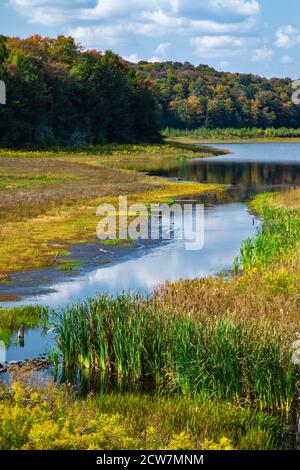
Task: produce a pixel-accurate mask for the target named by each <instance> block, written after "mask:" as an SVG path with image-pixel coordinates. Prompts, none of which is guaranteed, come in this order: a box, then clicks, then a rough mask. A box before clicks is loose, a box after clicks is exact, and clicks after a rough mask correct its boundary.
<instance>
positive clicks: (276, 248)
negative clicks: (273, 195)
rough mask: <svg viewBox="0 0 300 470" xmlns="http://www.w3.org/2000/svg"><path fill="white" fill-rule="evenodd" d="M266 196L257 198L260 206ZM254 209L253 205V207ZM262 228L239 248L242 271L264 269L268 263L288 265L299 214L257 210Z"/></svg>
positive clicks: (299, 237) (299, 241)
mask: <svg viewBox="0 0 300 470" xmlns="http://www.w3.org/2000/svg"><path fill="white" fill-rule="evenodd" d="M268 197H269V195H268V194H264V195H262V196H261V197H258V198H257V204H259V205H260V206H261V204H263V202H264V201H265V202H266V203H267V199H268ZM254 207H255V203H254ZM260 213H261V215H262V218H263V221H264V223H263V225H262V227H261V228H260V229H259V232H258V233H257V235H256V236H255V237H254V238H249V239H247V240H246V241H245V242H244V243H243V244H242V246H241V252H240V265H241V267H242V268H243V269H248V268H258V269H261V268H266V267H267V266H268V265H269V264H270V263H279V262H281V263H282V262H284V261H288V260H289V259H291V258H292V255H293V252H294V250H295V249H297V248H298V247H299V246H300V210H299V209H281V208H270V207H268V206H267V204H266V205H263V206H262V207H261V210H260Z"/></svg>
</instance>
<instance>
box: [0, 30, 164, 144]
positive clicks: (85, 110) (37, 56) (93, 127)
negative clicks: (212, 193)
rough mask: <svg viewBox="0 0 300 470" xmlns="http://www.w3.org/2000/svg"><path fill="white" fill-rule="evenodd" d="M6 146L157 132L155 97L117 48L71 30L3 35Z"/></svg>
mask: <svg viewBox="0 0 300 470" xmlns="http://www.w3.org/2000/svg"><path fill="white" fill-rule="evenodd" d="M0 80H3V81H5V83H6V88H7V104H6V105H5V106H0V145H1V146H22V147H24V146H26V145H31V146H32V145H36V146H40V147H41V146H44V147H46V146H56V145H64V146H87V145H97V144H102V143H106V142H107V143H111V142H120V143H122V142H127V143H130V142H136V141H139V142H140V141H145V142H146V141H147V142H148V141H156V140H159V139H160V134H159V116H158V105H157V102H156V98H155V96H154V95H153V93H152V91H151V89H150V87H149V86H148V84H147V82H146V80H145V78H144V77H143V75H142V74H141V73H139V72H138V71H136V70H134V69H133V68H132V67H130V66H129V65H128V64H127V63H125V61H124V60H122V59H121V58H120V57H119V56H118V55H116V54H114V53H112V52H111V51H107V52H105V53H101V52H99V51H96V50H84V49H83V48H82V47H80V46H79V45H77V44H76V43H75V41H74V39H73V38H72V37H65V36H58V37H57V38H56V39H51V38H47V37H45V38H43V37H41V36H38V35H36V36H32V37H29V38H27V39H19V38H15V37H14V38H10V37H4V36H0Z"/></svg>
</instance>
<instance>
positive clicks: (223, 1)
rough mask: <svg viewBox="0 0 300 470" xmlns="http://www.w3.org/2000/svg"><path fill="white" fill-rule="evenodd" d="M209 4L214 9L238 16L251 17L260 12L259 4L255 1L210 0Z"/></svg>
mask: <svg viewBox="0 0 300 470" xmlns="http://www.w3.org/2000/svg"><path fill="white" fill-rule="evenodd" d="M211 4H212V6H213V7H214V8H216V9H219V10H228V11H230V12H231V13H235V14H238V15H246V16H252V15H257V14H258V13H259V12H260V2H259V1H257V0H211Z"/></svg>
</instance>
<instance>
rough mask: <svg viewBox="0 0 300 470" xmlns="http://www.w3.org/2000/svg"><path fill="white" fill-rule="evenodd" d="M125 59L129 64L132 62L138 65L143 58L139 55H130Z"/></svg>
mask: <svg viewBox="0 0 300 470" xmlns="http://www.w3.org/2000/svg"><path fill="white" fill-rule="evenodd" d="M123 59H125V60H127V62H131V63H132V64H137V63H138V62H139V61H140V60H141V58H140V57H139V55H138V54H135V53H134V54H130V55H128V56H124V57H123Z"/></svg>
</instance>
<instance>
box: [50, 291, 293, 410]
mask: <svg viewBox="0 0 300 470" xmlns="http://www.w3.org/2000/svg"><path fill="white" fill-rule="evenodd" d="M52 324H53V329H54V331H55V333H56V337H57V345H58V349H59V351H60V352H61V354H62V358H63V362H64V365H65V366H66V367H69V368H70V367H74V366H75V367H80V368H89V369H96V370H99V371H101V372H102V373H104V374H106V375H107V376H108V377H110V378H112V379H113V380H114V381H116V382H118V383H122V382H128V383H132V384H134V383H137V382H144V383H146V384H147V383H149V384H154V386H155V387H156V388H161V389H163V390H168V391H176V392H179V393H182V394H197V395H201V396H206V397H214V398H215V399H218V400H230V401H233V402H234V401H239V400H243V401H245V402H246V403H249V404H252V405H255V406H258V407H259V408H260V409H268V410H276V411H280V412H282V413H286V414H289V413H290V411H291V409H292V408H293V405H294V404H295V398H296V394H297V390H298V385H299V372H298V369H297V367H296V366H295V365H293V364H292V361H291V351H290V350H289V347H288V343H287V342H286V340H285V338H284V336H283V333H282V332H281V331H280V329H279V327H277V326H276V325H272V324H271V323H269V324H267V323H264V324H263V323H262V324H257V322H255V321H251V319H249V320H248V321H239V320H238V319H236V320H234V319H232V318H228V319H227V318H225V317H224V318H216V317H206V318H202V319H201V321H198V320H197V319H196V318H194V317H193V316H188V315H184V314H179V313H174V312H172V311H166V310H163V309H162V308H159V306H158V305H157V304H155V303H154V302H152V301H150V300H149V301H145V300H142V299H139V298H135V297H133V296H125V295H122V296H120V297H118V298H116V299H113V298H109V297H106V296H101V297H98V298H95V299H91V300H89V301H87V302H84V303H82V304H78V305H75V306H72V307H70V308H68V309H66V310H62V311H60V312H57V313H56V314H55V315H54V317H53V318H52Z"/></svg>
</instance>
